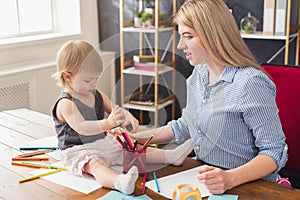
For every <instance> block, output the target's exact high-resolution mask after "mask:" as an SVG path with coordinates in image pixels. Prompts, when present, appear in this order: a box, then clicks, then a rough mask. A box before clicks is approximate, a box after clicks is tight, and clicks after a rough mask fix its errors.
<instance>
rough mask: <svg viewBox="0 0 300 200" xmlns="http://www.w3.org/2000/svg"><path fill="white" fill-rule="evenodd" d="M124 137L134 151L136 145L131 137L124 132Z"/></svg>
mask: <svg viewBox="0 0 300 200" xmlns="http://www.w3.org/2000/svg"><path fill="white" fill-rule="evenodd" d="M122 135H123V137H124V139H125V140H126V142H127V144H128V145H129V147H130V149H133V148H134V143H133V141H132V139H131V137H130V136H129V135H128V134H127V133H126V132H122Z"/></svg>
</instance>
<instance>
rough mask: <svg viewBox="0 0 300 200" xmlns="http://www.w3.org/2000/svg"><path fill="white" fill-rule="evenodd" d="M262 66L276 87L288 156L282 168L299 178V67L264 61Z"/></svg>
mask: <svg viewBox="0 0 300 200" xmlns="http://www.w3.org/2000/svg"><path fill="white" fill-rule="evenodd" d="M262 67H263V68H264V69H265V70H266V71H267V72H268V73H269V74H270V75H271V77H272V79H273V81H274V83H275V85H276V88H277V91H276V103H277V106H278V109H279V117H280V121H281V124H282V128H283V131H284V133H285V135H286V143H287V145H288V156H289V157H288V161H287V164H286V166H285V167H284V170H289V171H291V172H295V173H296V174H294V175H293V177H296V176H299V178H300V67H298V66H290V65H273V64H265V63H264V64H262ZM284 170H282V171H283V172H284ZM285 174H286V173H285ZM297 174H298V175H297ZM293 177H291V178H290V179H293ZM299 183H300V180H299Z"/></svg>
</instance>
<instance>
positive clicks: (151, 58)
mask: <svg viewBox="0 0 300 200" xmlns="http://www.w3.org/2000/svg"><path fill="white" fill-rule="evenodd" d="M133 61H134V62H139V63H143V62H154V61H155V56H152V55H134V56H133ZM158 62H160V57H158Z"/></svg>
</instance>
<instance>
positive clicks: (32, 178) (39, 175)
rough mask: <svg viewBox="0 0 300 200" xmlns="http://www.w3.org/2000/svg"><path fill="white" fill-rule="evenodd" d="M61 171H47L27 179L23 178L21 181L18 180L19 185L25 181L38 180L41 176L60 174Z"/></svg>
mask: <svg viewBox="0 0 300 200" xmlns="http://www.w3.org/2000/svg"><path fill="white" fill-rule="evenodd" d="M61 170H62V169H55V170H52V171H48V172H45V173H41V174H38V175H34V176H30V177H27V178H23V179H21V180H19V183H23V182H26V181H31V180H34V179H38V178H40V177H42V176H47V175H49V174H53V173H56V172H60V171H61Z"/></svg>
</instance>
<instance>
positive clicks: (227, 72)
mask: <svg viewBox="0 0 300 200" xmlns="http://www.w3.org/2000/svg"><path fill="white" fill-rule="evenodd" d="M237 70H238V67H235V66H225V68H224V70H223V72H222V74H221V76H220V80H223V81H225V82H228V83H232V82H233V78H234V75H235V73H236V72H237Z"/></svg>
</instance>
